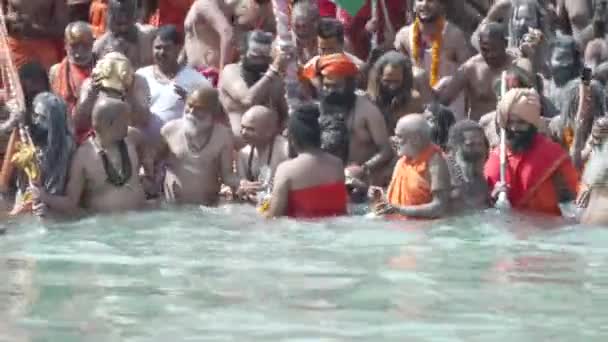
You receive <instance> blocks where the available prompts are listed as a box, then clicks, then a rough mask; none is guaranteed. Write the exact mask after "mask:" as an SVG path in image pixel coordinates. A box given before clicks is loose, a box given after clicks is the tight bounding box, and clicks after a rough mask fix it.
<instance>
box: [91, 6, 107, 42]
mask: <svg viewBox="0 0 608 342" xmlns="http://www.w3.org/2000/svg"><path fill="white" fill-rule="evenodd" d="M107 15H108V0H93V1H92V2H91V8H90V9H89V21H90V22H91V27H92V29H93V35H94V36H95V38H99V37H100V36H101V35H102V34H104V33H105V32H106V18H107Z"/></svg>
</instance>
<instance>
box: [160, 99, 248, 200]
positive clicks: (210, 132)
mask: <svg viewBox="0 0 608 342" xmlns="http://www.w3.org/2000/svg"><path fill="white" fill-rule="evenodd" d="M220 106H221V105H220V102H219V98H218V92H217V90H216V89H215V88H211V87H202V88H199V89H197V90H195V91H194V92H192V93H191V94H190V95H189V96H188V99H187V100H186V108H185V110H184V116H183V117H182V118H180V119H177V120H173V121H169V122H168V123H166V124H165V125H164V126H163V128H162V130H161V135H162V138H161V144H160V146H159V149H158V150H157V153H156V154H155V158H154V159H155V161H156V162H158V161H165V164H166V176H165V184H164V195H165V199H166V200H167V201H168V202H170V203H175V204H198V205H206V206H213V205H217V204H218V201H219V192H220V187H221V185H222V183H223V184H226V185H228V186H229V187H230V188H231V189H232V190H233V193H234V190H236V189H237V188H238V187H239V184H240V183H239V179H238V177H237V175H236V174H235V173H234V171H233V160H234V158H233V154H234V147H233V143H232V135H231V133H230V129H229V128H227V127H225V126H224V125H221V124H217V123H215V122H214V117H215V115H216V113H217V112H218V111H220V110H221V109H220V108H221V107H220ZM148 170H150V168H149V166H148Z"/></svg>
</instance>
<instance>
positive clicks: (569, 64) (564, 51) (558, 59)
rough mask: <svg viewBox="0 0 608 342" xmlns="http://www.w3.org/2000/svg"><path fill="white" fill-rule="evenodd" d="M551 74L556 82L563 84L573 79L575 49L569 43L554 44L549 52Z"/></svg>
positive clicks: (575, 67)
mask: <svg viewBox="0 0 608 342" xmlns="http://www.w3.org/2000/svg"><path fill="white" fill-rule="evenodd" d="M550 67H551V75H552V76H553V80H554V81H555V82H556V83H558V84H564V83H566V82H568V81H570V80H572V79H574V78H575V77H576V76H577V74H578V72H579V70H577V61H576V51H575V50H574V49H573V47H571V46H570V45H569V44H556V45H554V48H553V52H552V53H551V61H550Z"/></svg>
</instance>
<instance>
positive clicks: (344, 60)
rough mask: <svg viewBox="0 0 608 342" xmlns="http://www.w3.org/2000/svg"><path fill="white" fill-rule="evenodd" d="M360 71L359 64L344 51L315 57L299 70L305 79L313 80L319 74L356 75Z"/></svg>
mask: <svg viewBox="0 0 608 342" xmlns="http://www.w3.org/2000/svg"><path fill="white" fill-rule="evenodd" d="M358 73H359V69H358V68H357V65H356V64H355V63H353V61H352V60H351V59H350V58H348V56H347V55H345V54H344V53H334V54H331V55H325V56H317V57H314V58H313V59H311V60H310V61H308V62H307V63H306V64H305V65H304V67H302V68H301V69H300V72H299V74H300V79H303V80H312V79H314V78H316V77H317V76H329V77H355V76H357V74H358Z"/></svg>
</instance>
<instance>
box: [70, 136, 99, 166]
mask: <svg viewBox="0 0 608 342" xmlns="http://www.w3.org/2000/svg"><path fill="white" fill-rule="evenodd" d="M93 153H96V152H95V146H93V143H92V142H91V139H87V140H85V141H84V142H83V143H82V144H80V146H78V148H77V149H76V152H75V153H74V159H73V160H72V163H80V164H81V165H87V164H88V162H90V161H91V160H93V159H94V158H93Z"/></svg>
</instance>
